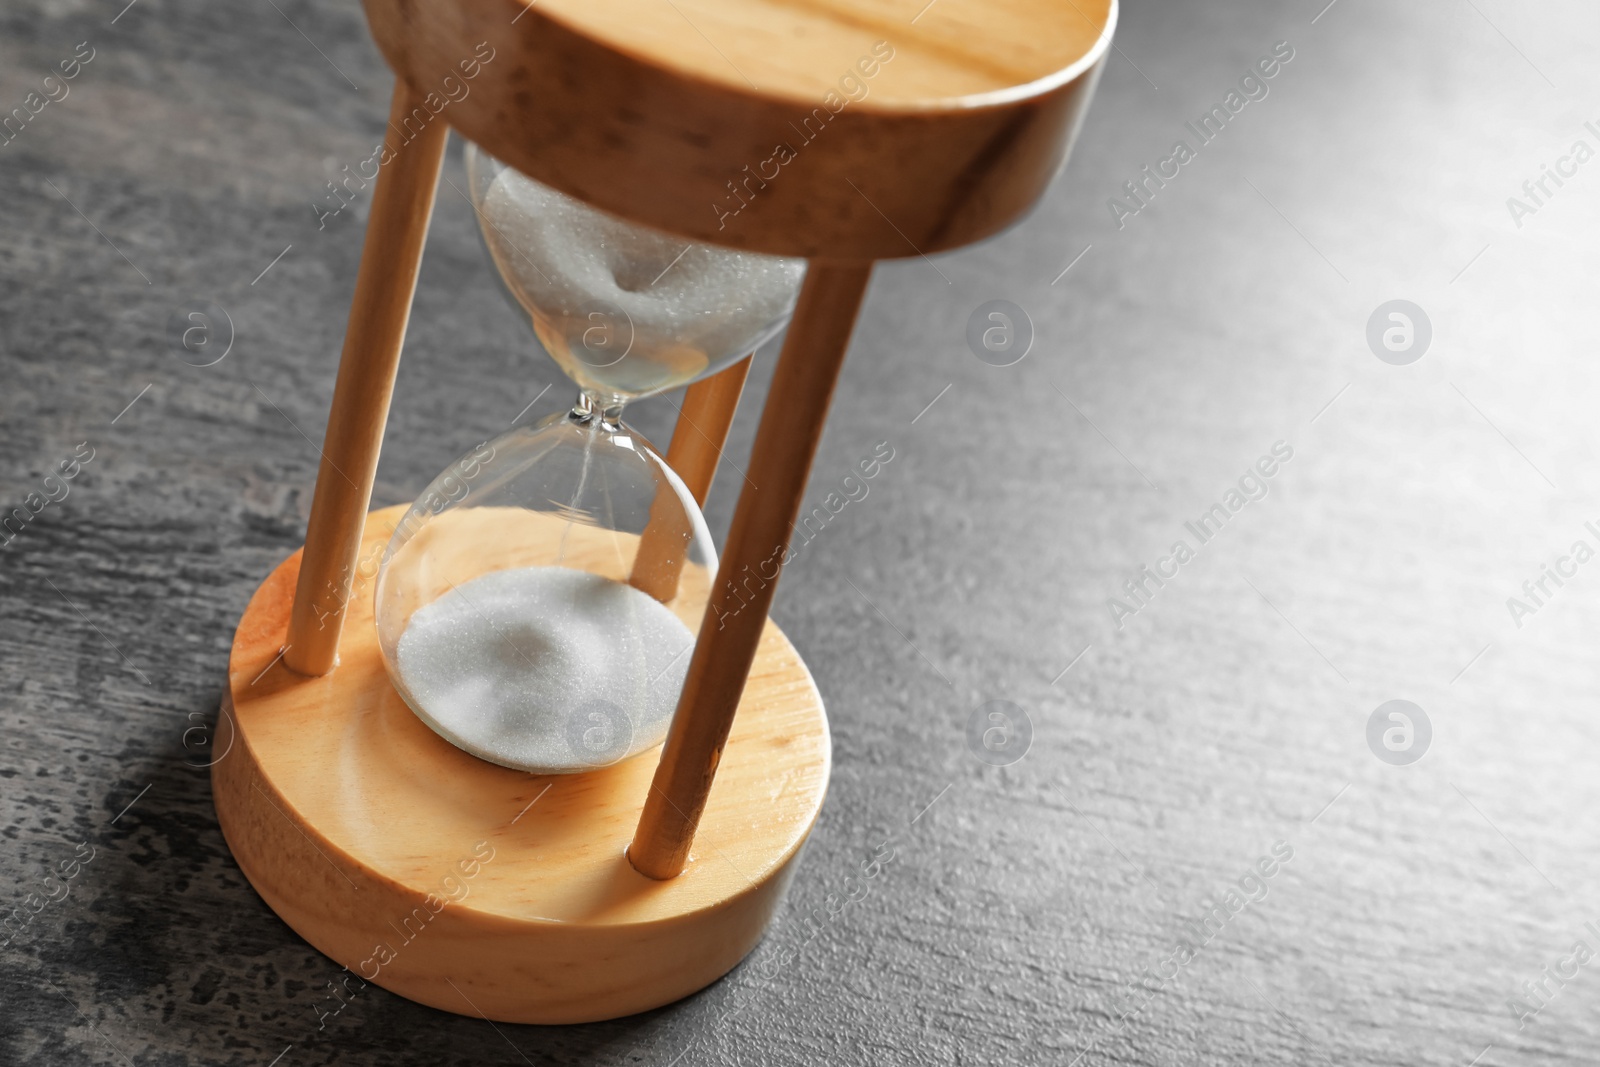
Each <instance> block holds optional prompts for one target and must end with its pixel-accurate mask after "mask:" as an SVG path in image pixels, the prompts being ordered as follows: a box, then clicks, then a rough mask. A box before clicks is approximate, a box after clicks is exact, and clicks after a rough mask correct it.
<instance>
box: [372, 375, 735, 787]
mask: <svg viewBox="0 0 1600 1067" xmlns="http://www.w3.org/2000/svg"><path fill="white" fill-rule="evenodd" d="M716 571H717V560H716V554H715V551H714V550H713V548H712V545H711V536H710V533H709V532H708V531H707V530H706V525H705V520H704V518H703V517H702V516H701V514H700V509H699V508H698V507H697V506H696V505H695V502H694V499H693V497H692V496H691V495H690V494H689V491H688V489H687V488H685V486H684V484H683V482H682V481H681V480H680V479H679V478H678V476H677V475H676V474H675V473H673V471H672V470H671V468H669V467H668V466H667V464H666V462H665V460H663V459H662V458H661V457H660V456H659V455H658V454H657V453H656V451H655V450H654V449H653V448H652V447H651V446H650V445H649V443H648V442H646V441H645V440H643V439H642V438H640V437H639V436H638V435H637V434H635V433H633V432H632V431H630V430H628V429H627V428H625V427H623V426H622V425H621V424H620V423H618V422H617V421H615V411H614V410H613V411H610V412H607V411H605V410H603V409H601V408H599V407H598V406H597V405H595V404H594V403H593V402H592V401H588V400H586V401H585V402H581V403H580V404H579V405H578V407H576V408H574V409H573V410H572V411H570V412H568V413H566V414H562V415H556V416H553V417H551V418H548V419H546V420H544V421H543V422H541V423H540V424H539V425H538V426H537V427H535V428H532V429H526V428H524V429H517V430H512V431H511V432H509V433H506V434H503V435H501V436H500V437H497V438H495V439H494V440H492V441H489V442H486V443H485V444H483V445H480V446H479V447H478V448H477V449H474V450H473V451H471V452H469V453H467V454H466V455H465V456H462V457H461V458H460V459H459V460H457V461H456V462H455V463H453V464H451V465H450V467H448V468H447V469H446V470H445V471H444V473H442V474H440V475H439V477H438V478H436V479H434V481H433V483H432V484H431V485H429V486H428V488H427V489H426V490H424V491H423V493H422V495H421V497H419V498H418V500H417V502H416V503H415V504H413V505H412V507H411V509H410V510H409V511H408V512H407V513H406V515H405V518H404V519H402V520H401V522H400V525H399V527H398V528H397V529H396V530H395V533H394V537H393V538H392V539H391V541H390V543H389V547H388V550H387V551H386V553H385V556H384V561H383V565H382V567H381V569H380V571H379V575H378V584H377V605H376V615H377V626H378V640H379V645H380V647H381V648H382V650H383V657H384V664H385V666H386V667H387V668H388V672H389V677H390V679H391V680H392V681H393V683H394V686H395V688H396V690H398V691H399V693H400V695H401V697H402V698H403V699H404V700H405V701H406V703H407V704H408V705H410V707H411V709H412V710H413V711H415V712H416V713H417V715H418V716H419V717H420V718H421V719H422V720H423V721H424V722H426V723H427V724H428V725H429V726H431V727H432V728H433V729H434V730H435V731H437V732H438V733H439V734H441V735H442V736H443V737H445V738H446V739H447V740H449V741H451V742H452V743H454V744H455V745H457V746H459V747H460V748H463V749H465V750H466V751H468V752H471V753H472V754H473V755H475V756H478V757H480V758H482V759H486V760H489V761H491V762H493V763H499V764H502V765H504V766H508V767H515V768H518V769H520V770H526V771H530V772H533V773H537V774H561V773H571V772H575V771H585V770H590V769H592V768H595V767H600V766H605V765H607V764H610V763H614V762H616V761H617V760H620V759H624V758H626V757H628V756H632V755H635V754H637V753H639V752H643V751H645V750H646V749H649V748H653V747H654V746H656V745H658V744H660V743H661V741H662V739H663V738H664V737H665V736H666V731H667V726H668V724H669V723H670V721H671V717H672V713H673V711H674V709H675V708H676V707H677V702H678V694H679V692H680V690H681V689H682V685H683V677H684V673H685V671H686V670H687V669H688V664H689V653H690V649H692V648H693V646H694V640H695V634H696V633H697V631H698V630H699V627H700V623H701V620H702V618H703V616H704V613H705V607H706V601H707V599H708V594H709V591H710V588H711V582H712V580H713V579H714V577H715V575H716Z"/></svg>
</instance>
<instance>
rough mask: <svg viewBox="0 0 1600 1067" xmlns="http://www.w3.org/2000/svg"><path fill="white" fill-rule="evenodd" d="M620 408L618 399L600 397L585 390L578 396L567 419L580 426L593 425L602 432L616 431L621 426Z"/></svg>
mask: <svg viewBox="0 0 1600 1067" xmlns="http://www.w3.org/2000/svg"><path fill="white" fill-rule="evenodd" d="M622 406H623V400H622V399H621V398H620V397H615V396H601V395H600V394H599V393H596V392H593V391H591V390H588V389H585V390H583V391H582V392H580V393H579V394H578V399H577V402H576V403H574V404H573V405H572V410H571V411H569V412H567V418H568V419H570V420H572V421H573V422H575V423H577V424H578V425H580V426H588V425H591V424H593V425H594V426H596V427H598V428H599V429H602V430H618V429H621V426H622Z"/></svg>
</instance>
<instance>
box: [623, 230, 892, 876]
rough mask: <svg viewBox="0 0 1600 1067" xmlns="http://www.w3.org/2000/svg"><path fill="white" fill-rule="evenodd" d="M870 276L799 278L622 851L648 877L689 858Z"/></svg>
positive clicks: (822, 267) (816, 267) (849, 271)
mask: <svg viewBox="0 0 1600 1067" xmlns="http://www.w3.org/2000/svg"><path fill="white" fill-rule="evenodd" d="M871 276H872V267H871V265H867V266H853V265H852V266H840V265H836V264H827V263H818V262H815V261H814V262H812V264H811V265H810V267H809V268H808V269H807V271H806V280H805V284H804V285H803V286H802V287H801V289H800V299H799V302H798V303H797V304H796V305H795V313H794V321H793V322H792V323H791V324H790V326H789V334H788V336H787V337H786V338H785V339H784V343H783V354H782V355H781V356H780V357H779V361H778V367H777V371H776V374H775V376H774V377H773V380H772V392H771V394H770V397H769V399H768V402H767V405H766V408H765V410H763V411H762V413H761V428H760V430H759V431H758V432H757V434H756V441H755V446H754V448H753V449H752V450H751V454H750V476H749V479H748V480H747V484H746V485H745V486H744V487H743V488H742V490H741V492H740V493H739V506H738V509H737V510H736V511H735V512H734V515H733V525H732V526H731V527H730V528H729V531H728V542H727V547H726V548H725V549H724V551H723V553H722V560H721V565H720V566H719V568H718V571H717V579H716V581H715V582H714V583H713V585H712V589H711V598H710V602H709V603H708V604H707V605H706V613H705V621H704V622H702V623H701V624H700V632H699V636H698V639H697V640H696V642H695V648H694V656H693V658H691V659H690V661H689V673H688V675H687V677H685V678H684V682H683V694H682V696H680V697H679V699H678V710H677V713H676V714H675V715H674V716H673V719H672V727H671V729H670V730H669V731H668V733H667V740H666V744H665V745H664V746H663V747H662V751H661V763H660V766H659V767H657V768H656V773H655V778H654V780H653V781H652V782H651V785H650V795H649V798H648V799H647V800H646V801H645V805H644V812H643V813H642V814H641V815H640V817H639V828H638V830H637V831H636V832H635V833H634V836H633V846H632V848H631V849H630V850H629V858H630V859H631V860H632V861H633V865H634V867H636V868H637V869H638V870H640V871H642V872H644V873H645V874H647V875H649V876H650V877H652V878H674V877H677V876H679V872H680V871H682V870H683V869H684V867H685V865H686V864H687V863H688V861H689V855H690V847H691V845H692V843H693V841H694V838H695V833H696V827H697V826H698V825H699V823H700V820H701V817H702V813H703V811H704V809H705V806H706V803H707V798H708V797H709V796H710V794H711V789H712V783H713V781H714V780H715V779H716V778H717V776H718V774H719V772H720V770H721V767H722V763H723V756H724V751H725V746H726V744H727V743H728V738H729V737H730V731H731V729H732V728H733V723H734V718H735V715H736V713H737V712H738V711H739V710H740V709H741V708H742V707H743V706H744V699H743V696H742V694H743V693H744V691H745V688H746V686H747V685H748V683H747V681H746V675H747V674H749V673H750V672H751V665H752V663H753V662H754V661H755V659H756V656H757V654H758V652H757V649H758V646H759V642H760V640H761V638H762V635H763V634H764V633H765V630H766V627H767V626H769V625H770V623H769V622H768V621H767V612H768V610H769V609H770V607H771V605H772V598H773V595H774V594H775V593H776V592H777V586H778V577H779V575H780V573H781V572H782V569H783V563H784V560H785V558H786V556H787V554H788V545H789V541H790V537H791V535H792V532H793V528H794V521H795V517H796V516H797V515H798V514H799V512H800V500H801V497H802V496H803V495H804V493H805V489H806V481H807V479H808V478H809V477H810V474H811V461H812V458H813V457H814V456H815V455H816V450H817V443H818V442H819V441H820V440H821V439H822V425H823V422H824V421H825V420H826V418H827V414H828V404H829V402H830V401H831V400H832V398H833V388H834V384H835V383H836V382H837V381H838V376H839V370H840V368H841V367H843V366H844V357H845V352H846V351H847V350H848V348H849V345H850V332H851V330H853V329H854V328H855V321H856V312H857V311H858V310H859V309H860V307H861V301H862V299H863V297H865V296H866V292H867V280H868V279H869V278H870V277H871Z"/></svg>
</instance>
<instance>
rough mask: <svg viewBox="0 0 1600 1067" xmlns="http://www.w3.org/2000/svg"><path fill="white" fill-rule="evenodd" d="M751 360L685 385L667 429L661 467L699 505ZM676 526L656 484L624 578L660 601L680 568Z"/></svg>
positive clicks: (685, 536) (677, 513)
mask: <svg viewBox="0 0 1600 1067" xmlns="http://www.w3.org/2000/svg"><path fill="white" fill-rule="evenodd" d="M752 358H754V357H753V356H746V357H744V358H743V359H741V360H740V361H739V362H737V363H735V364H733V365H732V366H731V367H725V368H723V369H722V370H720V371H718V372H717V373H715V374H713V375H712V376H711V377H709V378H702V379H701V380H700V381H698V382H695V383H694V384H693V385H691V386H689V388H688V390H687V391H686V392H685V393H684V395H683V407H681V408H679V409H678V425H676V426H674V427H673V428H672V443H671V444H670V445H668V446H667V466H669V467H671V468H672V469H673V470H674V471H676V472H677V474H678V477H680V478H682V479H683V483H684V485H685V486H687V487H688V489H689V493H690V495H691V496H693V497H694V502H695V503H696V504H699V505H700V506H701V507H704V506H705V503H706V495H707V494H708V493H710V492H711V480H712V478H714V477H715V476H716V473H717V460H719V459H720V458H721V457H722V446H723V445H724V444H726V443H727V441H728V430H729V428H730V427H731V426H732V425H733V416H734V413H735V412H736V411H738V410H739V396H740V394H741V393H743V392H744V380H745V378H746V377H747V376H748V375H749V374H750V361H751V359H752ZM669 497H673V499H671V500H669V499H668V498H669ZM682 526H683V522H682V510H681V509H680V508H679V507H678V506H677V503H676V499H675V496H674V494H672V493H671V491H670V490H669V489H668V487H666V486H662V487H661V488H660V489H659V490H658V491H657V493H656V499H655V503H654V504H653V505H652V506H651V508H650V520H649V522H648V523H646V524H645V528H644V534H643V535H642V536H641V537H640V538H639V551H638V552H637V553H636V554H635V555H634V557H633V573H632V575H630V577H629V578H628V584H629V585H631V586H633V587H634V588H635V589H638V590H640V591H641V592H645V593H649V594H650V595H651V596H653V597H655V598H656V599H657V600H659V601H661V602H662V603H666V602H668V601H670V600H671V599H672V598H673V597H675V596H677V595H678V573H679V572H680V571H681V570H682V569H683V561H684V548H685V547H686V545H687V544H688V540H689V531H688V530H685V529H682Z"/></svg>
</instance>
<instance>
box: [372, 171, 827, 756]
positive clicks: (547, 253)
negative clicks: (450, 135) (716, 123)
mask: <svg viewBox="0 0 1600 1067" xmlns="http://www.w3.org/2000/svg"><path fill="white" fill-rule="evenodd" d="M467 176H468V183H469V188H470V190H471V194H470V195H471V197H472V201H473V207H474V209H475V211H476V213H477V216H478V219H479V222H480V225H481V227H482V232H483V236H484V241H485V244H486V245H487V246H488V248H489V251H490V254H491V256H492V257H493V259H494V263H495V266H496V267H497V268H498V269H499V271H500V275H501V277H502V279H503V280H504V281H505V283H506V287H507V289H508V290H509V291H510V293H511V295H512V296H513V297H514V299H515V300H516V302H517V303H518V304H519V305H520V306H521V307H522V308H523V309H524V310H525V311H526V312H527V314H528V316H529V317H530V319H531V321H532V323H533V328H534V332H535V334H536V336H537V337H538V339H539V343H540V345H541V346H542V348H543V349H544V351H545V352H546V353H547V354H549V356H550V357H551V358H552V359H553V360H554V361H555V362H556V363H557V364H558V365H559V366H560V367H561V369H562V370H563V371H564V372H565V373H566V374H567V376H568V377H569V378H571V379H572V380H573V382H574V383H575V384H576V385H577V386H578V387H579V389H580V392H579V394H578V400H577V403H576V404H575V405H574V406H573V408H572V409H571V410H570V411H568V412H566V413H565V414H562V415H558V416H556V417H554V418H551V419H547V420H545V421H544V422H543V423H541V424H540V425H539V426H538V427H537V428H536V429H533V430H526V429H518V430H512V431H510V432H508V433H505V434H502V435H501V436H500V437H498V438H496V439H494V440H493V441H488V442H485V443H484V444H483V445H481V446H480V447H479V448H477V449H474V450H473V451H472V452H470V453H468V454H467V455H466V456H463V457H461V458H460V459H459V460H457V461H456V462H455V463H452V464H451V465H450V466H449V467H447V468H446V469H445V471H444V472H443V473H442V474H440V475H439V477H438V478H436V479H435V480H434V482H433V484H431V485H430V486H428V488H427V489H425V490H424V491H423V493H422V495H421V496H420V497H419V498H418V500H417V502H416V503H415V504H414V505H413V506H412V507H411V509H410V510H409V511H408V512H407V513H406V515H405V517H404V518H402V519H401V521H400V524H399V526H398V527H397V528H396V530H395V533H394V536H393V538H392V539H391V540H390V542H389V545H388V547H387V549H386V550H385V552H384V558H383V562H382V564H381V566H380V569H379V572H378V580H377V607H376V622H377V627H378V640H379V644H380V646H381V648H382V650H383V655H384V662H385V665H386V666H387V668H388V671H389V677H390V680H391V681H392V682H393V683H394V686H395V689H396V691H397V692H398V693H399V694H400V695H401V696H402V697H403V698H404V699H405V701H406V703H407V704H408V705H410V707H411V708H412V710H413V711H415V712H416V713H417V715H418V716H419V717H421V718H422V720H423V721H424V722H426V723H427V724H428V725H429V726H431V727H432V728H433V729H434V730H435V731H437V732H438V733H439V734H440V735H441V736H443V737H445V738H446V739H448V740H449V741H451V742H452V743H454V744H456V745H459V746H460V747H461V748H463V749H465V750H466V751H468V752H471V753H472V754H474V755H476V756H479V757H481V758H483V759H486V760H490V761H492V762H494V763H498V764H501V765H503V766H507V767H514V768H518V769H521V770H526V771H530V772H534V773H543V774H562V773H573V772H579V771H585V770H591V769H593V768H595V767H598V766H604V765H606V764H609V763H613V762H615V761H617V760H619V759H624V758H627V757H629V756H633V755H635V754H637V753H639V752H641V751H643V750H645V749H648V748H653V747H655V746H656V745H658V744H660V743H661V740H662V738H663V737H664V736H665V735H666V732H667V724H668V722H669V720H670V718H671V715H672V712H673V710H674V708H676V707H677V703H678V694H679V691H680V689H681V688H682V683H683V677H684V674H685V672H686V671H687V670H688V658H687V653H688V652H689V651H690V649H691V648H692V647H693V645H694V639H695V634H696V632H697V631H698V629H699V627H700V623H701V619H702V617H703V616H704V614H705V609H706V603H707V598H708V595H709V593H710V590H711V582H712V580H713V578H715V576H716V554H715V552H714V550H713V549H712V547H711V537H710V535H709V533H708V532H707V531H706V526H705V521H704V519H702V517H701V515H700V510H699V504H700V503H701V501H702V500H703V499H704V495H705V489H706V488H707V486H706V485H705V484H703V483H702V484H700V485H698V486H697V487H696V489H695V490H691V489H690V488H689V487H688V486H687V485H685V484H684V482H683V480H682V478H680V477H679V476H678V474H677V473H676V472H675V471H674V470H673V467H672V465H671V464H670V463H668V462H667V461H666V460H665V459H664V458H663V457H662V456H661V455H659V454H658V453H657V452H656V451H655V449H654V448H653V447H652V446H651V445H650V443H649V442H647V441H645V440H644V439H643V438H642V437H641V436H640V435H639V434H638V433H637V432H635V431H633V430H630V429H629V428H628V427H626V426H625V425H624V424H623V423H622V422H621V415H622V409H623V406H624V404H626V403H627V402H629V401H632V400H636V399H639V398H641V397H645V396H650V395H653V394H656V393H660V392H662V391H664V390H667V389H671V388H673V387H675V386H679V385H683V384H685V383H687V382H689V381H691V380H694V379H698V378H701V377H703V376H705V375H706V374H707V373H708V372H714V371H719V370H721V369H722V368H723V367H724V366H726V365H727V364H728V363H729V362H731V361H732V360H734V359H735V358H738V357H740V356H743V355H744V354H745V353H747V352H750V351H751V350H753V349H754V348H756V347H758V346H759V345H760V344H761V342H763V341H764V340H766V339H767V338H768V337H770V336H771V335H772V334H773V332H774V331H776V330H777V329H778V328H779V327H780V326H781V325H782V323H783V322H784V321H785V320H786V319H787V318H788V315H789V312H790V310H791V308H792V307H793V305H794V296H795V292H796V290H797V289H798V287H799V282H800V276H801V274H802V273H804V270H805V265H804V263H803V262H802V261H800V260H797V259H785V258H781V257H776V256H764V255H760V254H757V253H753V252H740V251H736V250H733V249H724V248H717V247H714V246H711V245H707V244H704V243H701V242H696V241H683V240H680V239H678V238H675V237H672V236H670V235H668V234H664V233H660V232H657V231H653V230H649V229H646V228H644V227H640V226H637V225H634V224H632V223H628V222H625V221H624V220H622V219H618V218H615V217H614V216H611V215H608V214H606V213H605V212H603V211H599V210H597V209H595V208H592V207H589V206H588V205H586V204H584V203H583V202H582V201H579V200H575V199H573V198H572V197H569V196H565V195H564V194H562V193H559V192H557V191H556V190H554V189H551V188H549V187H548V186H544V185H541V184H540V183H538V182H536V181H534V180H533V179H531V178H528V177H527V176H525V175H523V174H521V173H519V172H517V171H516V170H514V169H512V168H510V167H507V166H505V165H504V164H502V163H500V162H499V161H497V160H495V159H494V158H493V157H491V156H489V155H488V154H487V153H485V152H483V151H481V150H479V149H478V148H477V147H476V146H470V147H469V148H468V151H467ZM744 370H745V368H744V367H741V368H740V369H739V371H738V372H737V376H738V377H739V378H741V379H742V376H743V373H744ZM686 429H687V431H688V432H691V433H698V432H699V431H698V430H696V429H695V428H694V427H693V426H689V427H687V428H686ZM680 451H681V449H680Z"/></svg>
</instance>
